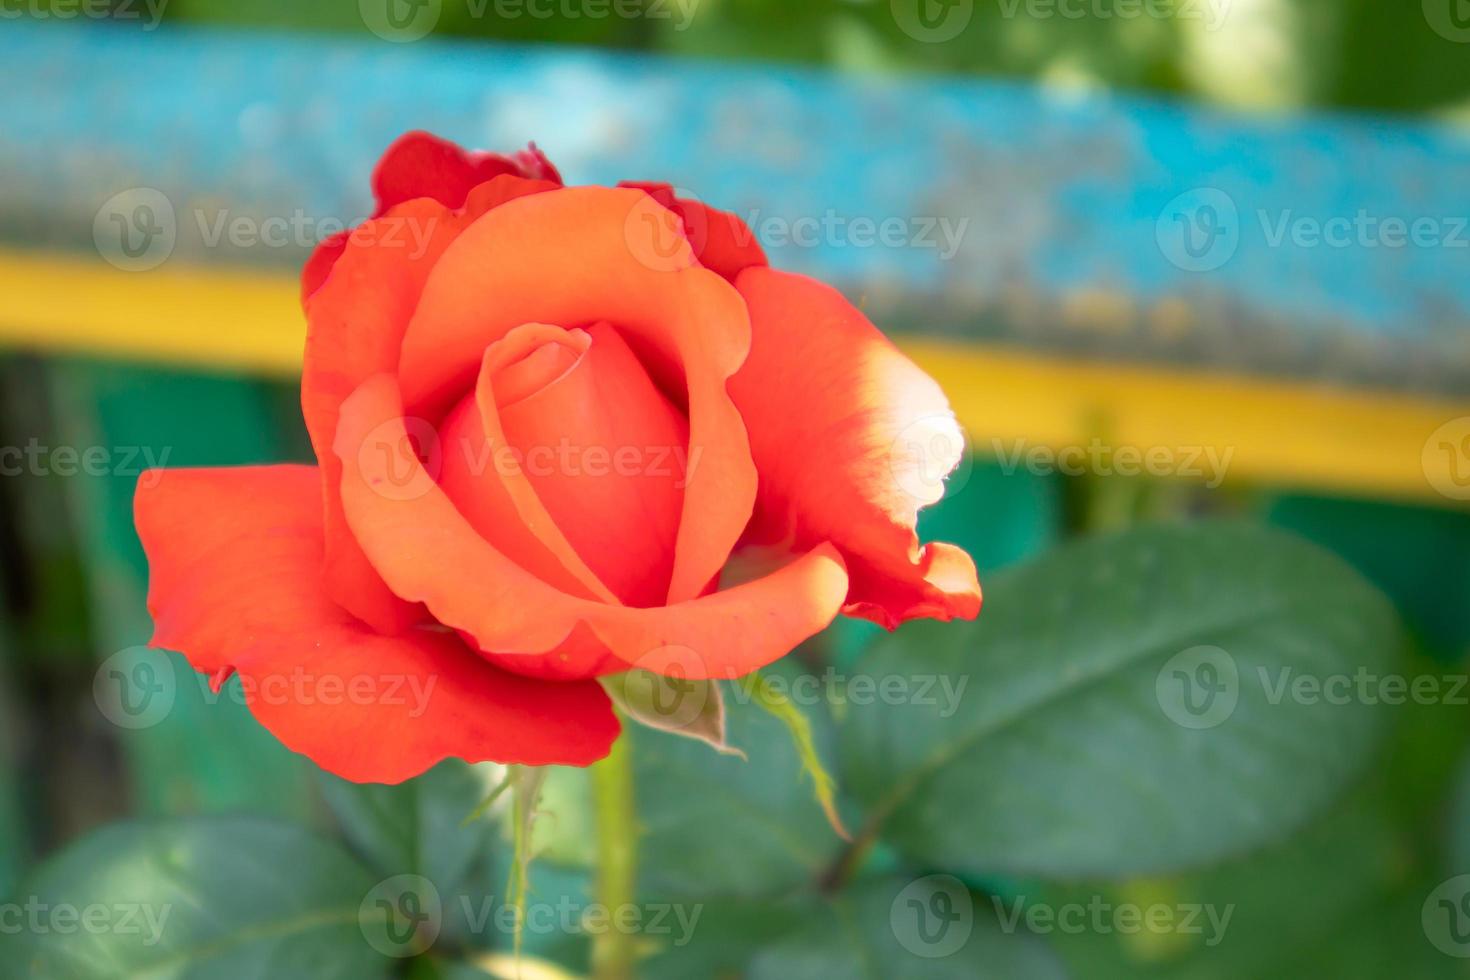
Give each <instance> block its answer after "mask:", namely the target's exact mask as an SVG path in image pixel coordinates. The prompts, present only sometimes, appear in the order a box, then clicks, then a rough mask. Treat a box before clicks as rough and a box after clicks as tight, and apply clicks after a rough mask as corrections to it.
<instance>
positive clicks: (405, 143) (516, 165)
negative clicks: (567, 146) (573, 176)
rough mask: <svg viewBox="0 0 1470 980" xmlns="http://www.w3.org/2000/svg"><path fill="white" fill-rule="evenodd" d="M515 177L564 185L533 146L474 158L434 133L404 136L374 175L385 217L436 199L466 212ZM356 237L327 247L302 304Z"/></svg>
mask: <svg viewBox="0 0 1470 980" xmlns="http://www.w3.org/2000/svg"><path fill="white" fill-rule="evenodd" d="M504 175H510V176H513V177H525V178H527V179H531V180H544V181H549V182H550V183H552V184H558V185H559V184H560V183H561V174H559V173H557V170H556V168H555V167H553V166H552V165H551V161H550V160H548V159H546V154H544V153H542V152H541V151H540V150H539V149H537V148H536V144H535V143H532V144H531V145H530V146H529V147H527V148H526V149H524V150H521V151H520V152H519V153H515V154H512V155H510V156H503V155H501V154H499V153H471V152H468V151H466V150H464V149H461V148H460V147H458V146H456V145H455V144H453V143H451V142H449V141H448V140H444V139H440V138H439V137H437V136H435V135H433V134H432V133H426V132H423V131H421V130H420V131H415V132H411V133H404V134H403V135H402V136H400V137H398V139H396V140H394V141H393V144H392V145H391V146H389V147H388V149H387V150H385V151H384V152H383V157H382V159H380V160H379V161H378V165H377V167H375V168H374V169H373V178H372V186H373V197H374V198H375V199H376V200H377V209H376V210H375V211H374V212H373V217H375V218H377V217H381V216H382V215H383V214H384V213H385V212H386V211H388V209H390V208H393V207H397V206H398V205H400V204H402V203H404V202H405V201H411V200H413V199H415V198H419V197H427V198H432V199H433V200H435V201H438V202H439V203H440V204H442V205H444V206H445V207H446V208H451V209H452V208H459V207H463V206H464V203H465V199H466V198H467V197H469V193H470V191H471V190H473V189H474V188H475V187H477V186H479V185H480V184H483V183H485V182H486V181H488V180H493V179H495V178H496V177H500V176H504ZM349 234H350V232H345V231H344V232H339V233H338V234H336V235H333V236H331V237H330V238H327V239H325V240H323V241H322V243H321V244H320V245H318V246H317V248H316V251H314V252H313V253H312V254H311V257H310V258H309V259H307V261H306V267H305V268H304V269H302V271H301V299H302V301H303V302H304V301H305V300H306V298H307V297H309V296H310V295H311V294H312V293H314V292H316V291H317V289H318V288H320V287H321V284H322V283H324V282H326V279H327V276H328V275H330V274H331V272H332V268H333V266H335V265H336V263H337V260H338V259H340V258H341V257H342V252H343V250H344V249H345V248H346V247H347V236H348V235H349Z"/></svg>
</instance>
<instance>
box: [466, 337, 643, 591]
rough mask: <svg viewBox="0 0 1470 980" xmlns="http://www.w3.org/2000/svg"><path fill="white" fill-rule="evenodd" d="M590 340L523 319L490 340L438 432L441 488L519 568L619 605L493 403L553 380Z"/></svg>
mask: <svg viewBox="0 0 1470 980" xmlns="http://www.w3.org/2000/svg"><path fill="white" fill-rule="evenodd" d="M590 344H591V338H590V337H589V336H588V335H587V334H586V333H585V332H583V331H581V330H575V331H566V330H563V329H561V328H560V327H553V326H547V325H545V324H526V325H524V326H521V327H518V328H516V329H515V330H513V331H511V332H510V333H509V334H507V335H506V337H505V338H504V339H502V340H500V341H498V342H496V343H494V344H491V345H490V347H489V348H488V349H487V350H486V351H485V358H484V364H483V369H482V372H481V379H480V383H479V385H478V391H477V392H476V393H472V394H470V395H467V396H465V397H464V398H463V399H461V401H460V402H459V404H458V405H456V406H455V407H454V408H453V409H452V410H451V411H450V412H449V414H448V415H447V416H446V417H445V420H444V425H443V426H442V428H441V430H440V440H441V450H442V451H441V454H440V456H441V459H442V463H441V467H440V471H439V485H440V486H441V487H443V488H444V492H445V494H447V495H448V497H449V499H450V500H452V501H454V505H455V507H456V508H457V509H458V510H459V512H460V513H461V514H462V515H464V518H465V520H467V521H469V523H470V525H471V526H472V527H474V529H475V530H476V531H478V532H479V534H480V536H481V537H483V538H484V539H485V540H486V541H488V542H489V543H490V544H492V545H494V546H495V547H496V548H497V549H499V550H500V551H501V552H502V553H503V554H505V555H506V556H507V557H509V558H511V559H512V560H514V561H515V562H516V563H517V564H519V565H520V566H521V567H522V568H524V569H526V570H527V571H528V572H531V573H532V574H534V575H536V576H537V577H538V578H540V579H541V580H542V581H544V582H546V583H547V584H549V585H552V586H555V587H556V588H558V589H560V590H561V591H563V592H565V593H567V594H568V595H574V596H578V597H580V598H586V599H600V600H602V601H604V602H610V603H613V604H617V603H618V601H619V600H618V598H617V597H616V596H615V595H613V593H612V592H611V591H609V589H608V588H607V586H606V585H604V584H603V583H602V581H601V579H599V578H598V577H597V574H596V573H595V572H593V571H592V570H591V569H590V568H589V567H588V566H587V563H586V562H585V561H583V560H582V558H581V556H580V555H579V554H578V553H577V550H576V548H575V547H573V546H572V544H571V543H570V542H569V541H568V540H567V538H566V536H565V535H564V534H562V532H561V529H560V528H559V527H558V526H557V523H556V521H555V520H554V519H553V518H552V517H551V515H550V514H549V513H547V510H546V508H545V506H544V505H543V504H542V502H541V500H540V498H539V496H538V495H537V493H536V489H535V487H534V486H532V484H531V483H530V481H529V480H528V479H527V478H526V475H525V472H524V470H523V467H522V466H521V465H520V461H519V459H518V458H517V456H516V454H515V451H514V450H512V449H511V448H510V447H509V446H508V444H507V442H506V439H505V436H504V433H503V431H502V429H501V426H500V416H499V413H498V410H497V407H496V403H497V401H501V402H504V403H505V404H511V403H513V401H515V400H519V399H522V398H525V397H527V396H528V395H530V394H533V393H534V392H535V391H537V390H538V389H539V388H541V387H544V386H545V385H548V384H554V383H555V382H556V381H557V380H558V379H559V378H560V377H562V376H563V375H564V374H565V373H566V372H567V371H569V370H570V369H571V368H572V367H573V366H575V364H576V363H577V361H578V360H579V359H580V358H581V357H582V355H583V354H584V352H585V351H586V349H587V347H588V345H590ZM482 399H483V401H484V405H485V407H484V408H482V405H481V400H482ZM487 409H488V410H487Z"/></svg>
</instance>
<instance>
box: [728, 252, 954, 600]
mask: <svg viewBox="0 0 1470 980" xmlns="http://www.w3.org/2000/svg"><path fill="white" fill-rule="evenodd" d="M736 287H737V288H738V289H739V290H740V293H741V295H742V296H744V297H745V301H746V303H747V304H748V306H749V309H750V317H751V324H752V332H753V339H752V345H751V352H750V357H749V359H748V360H747V361H746V363H745V366H744V367H743V368H742V369H741V371H740V373H739V374H737V375H736V376H735V379H734V380H733V381H732V382H731V384H730V392H731V394H732V395H733V396H734V398H735V401H736V404H738V405H739V406H740V411H741V414H742V415H743V416H744V418H745V423H746V427H747V428H748V430H749V432H750V443H751V452H752V454H753V455H754V457H755V460H756V468H757V470H758V471H759V473H760V498H759V502H758V504H757V514H756V518H755V520H754V521H753V523H752V527H751V529H750V532H749V533H748V535H747V540H749V541H751V542H752V543H754V544H758V545H768V544H774V543H783V544H786V545H788V546H792V547H795V548H797V549H804V548H807V547H810V546H811V544H812V543H814V542H818V541H830V542H832V543H833V544H835V545H836V546H837V547H838V548H839V549H840V550H841V552H842V555H843V557H844V559H846V561H847V567H848V574H849V575H850V576H851V585H852V591H851V593H850V595H849V597H848V600H849V601H848V605H847V607H846V608H845V609H844V610H843V611H844V612H847V613H849V614H851V615H858V616H862V617H864V618H867V619H871V620H873V621H874V622H877V623H880V624H882V625H884V626H886V627H888V628H890V629H891V628H893V627H894V626H897V625H898V624H899V623H902V622H904V621H906V620H909V619H915V618H919V617H926V618H933V619H941V620H949V619H953V618H960V619H973V618H974V617H975V616H976V615H978V614H979V612H980V585H979V582H978V581H977V579H976V575H975V565H974V562H972V561H971V560H970V558H969V556H968V555H966V554H965V553H964V552H963V551H961V550H960V549H958V548H955V547H953V546H951V545H932V544H931V545H927V546H923V547H921V546H920V544H919V540H918V536H917V534H916V533H915V526H916V524H917V521H918V513H919V509H920V508H921V507H924V506H926V505H928V504H931V503H933V502H935V501H936V500H938V499H939V497H940V496H942V495H943V476H944V475H945V474H947V473H948V472H950V470H952V469H953V468H954V466H955V465H956V464H957V463H958V462H959V461H960V458H961V454H962V452H963V436H962V433H961V431H960V428H959V424H958V423H957V422H956V421H955V418H954V413H953V412H951V411H950V407H949V402H948V400H947V399H946V398H945V397H944V392H943V391H941V390H940V388H939V386H938V385H937V384H936V383H935V382H934V380H933V379H932V378H930V377H929V376H928V375H926V374H925V373H924V372H923V371H921V370H920V369H919V368H918V367H917V366H916V365H915V364H914V363H913V362H912V361H910V360H909V359H908V358H907V357H905V356H904V355H903V354H902V353H901V352H900V351H899V350H898V348H897V347H895V346H894V345H893V344H892V343H891V342H890V341H889V340H888V339H887V338H886V337H884V336H883V334H882V333H880V332H879V331H878V329H877V328H876V327H874V326H873V324H872V323H870V322H869V321H868V320H867V318H866V317H864V316H863V315H862V314H861V313H859V312H858V311H857V310H856V309H855V308H854V307H853V306H852V305H851V304H849V303H848V302H847V300H845V299H844V298H843V297H842V295H841V294H840V293H838V292H837V291H836V290H834V289H832V288H830V287H828V286H825V285H823V284H821V283H819V282H816V281H814V280H812V279H808V278H806V277H805V276H797V275H792V274H790V273H784V272H777V271H775V270H772V269H765V268H752V269H747V270H745V271H744V272H742V273H741V274H740V275H739V277H738V278H737V279H736ZM772 392H780V393H781V394H780V397H772Z"/></svg>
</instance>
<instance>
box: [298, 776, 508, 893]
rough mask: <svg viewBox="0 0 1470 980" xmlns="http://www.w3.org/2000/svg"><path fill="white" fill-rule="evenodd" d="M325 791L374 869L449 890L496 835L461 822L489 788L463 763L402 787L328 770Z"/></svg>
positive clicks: (480, 826) (487, 825) (485, 823)
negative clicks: (348, 778)
mask: <svg viewBox="0 0 1470 980" xmlns="http://www.w3.org/2000/svg"><path fill="white" fill-rule="evenodd" d="M322 792H323V794H324V795H325V796H326V798H327V802H328V803H329V804H330V805H331V807H332V810H333V812H334V813H336V815H337V819H338V820H339V821H340V822H341V824H342V830H343V832H344V833H345V834H346V836H347V839H348V841H349V842H350V843H351V844H352V846H353V847H354V848H355V849H356V850H357V851H358V852H359V853H360V854H362V856H363V857H364V858H365V859H366V860H367V862H368V864H369V865H370V866H371V867H372V868H373V869H374V870H376V871H377V872H379V873H380V874H382V875H384V876H391V875H400V874H416V875H422V876H423V877H425V878H428V879H429V880H430V881H432V882H433V883H434V885H435V887H437V888H438V889H439V891H440V892H441V893H443V894H445V895H447V894H449V893H451V892H452V891H454V890H455V889H456V888H457V887H458V886H459V885H460V883H461V882H462V881H463V880H464V878H465V875H466V874H467V873H468V872H469V870H470V866H471V865H472V864H473V863H474V861H475V860H476V859H477V858H479V857H481V856H483V855H484V854H485V853H486V852H487V849H488V844H489V840H488V838H489V837H490V835H491V834H493V833H494V832H495V828H494V827H493V826H492V824H491V823H490V822H489V821H481V822H479V823H477V824H474V825H472V826H469V827H462V826H460V824H461V823H462V821H463V820H464V818H465V817H466V816H468V815H469V814H470V813H471V812H472V811H473V810H474V809H475V807H476V805H478V804H479V802H480V800H481V799H482V798H483V797H484V796H485V795H486V793H487V789H486V787H485V783H484V781H483V780H481V779H480V778H478V776H477V774H476V771H475V770H473V769H471V767H469V766H467V765H465V764H464V763H463V762H460V761H458V760H453V759H451V760H449V761H447V762H442V763H440V764H439V765H437V766H435V767H434V768H433V769H430V770H429V771H428V772H426V773H424V774H423V775H422V776H419V777H417V778H416V779H411V780H409V781H408V782H405V783H402V784H400V785H398V786H379V785H373V784H362V785H360V784H357V783H349V782H347V781H346V780H344V779H339V778H337V777H336V776H332V775H328V774H325V773H324V774H323V775H322Z"/></svg>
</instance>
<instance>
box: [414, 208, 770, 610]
mask: <svg viewBox="0 0 1470 980" xmlns="http://www.w3.org/2000/svg"><path fill="white" fill-rule="evenodd" d="M669 217H671V216H670V215H669V213H668V212H667V211H665V210H663V209H662V208H661V207H660V206H659V205H658V204H657V203H656V202H654V201H653V200H652V199H651V198H650V197H649V196H648V195H647V194H644V193H642V192H641V191H637V190H633V189H630V188H622V189H610V188H604V187H573V188H566V189H564V190H559V191H557V192H555V193H553V194H538V195H535V196H533V197H526V198H522V199H520V200H517V201H512V202H510V203H508V204H505V205H503V206H502V207H498V208H496V209H495V210H494V211H491V212H490V213H488V214H486V215H485V216H484V217H483V218H481V219H480V220H479V221H477V222H476V223H475V225H474V226H473V227H472V228H470V229H468V230H466V231H465V232H464V233H463V234H462V235H460V237H459V238H458V239H457V240H456V241H455V243H454V245H453V246H452V247H450V248H449V249H447V250H446V251H445V253H444V257H443V259H442V260H441V261H440V262H439V264H438V265H437V266H436V267H435V268H434V271H433V273H432V274H431V275H430V276H429V281H428V283H427V284H426V285H425V287H424V292H423V298H422V300H421V301H420V303H419V305H418V309H417V310H416V311H415V313H414V315H413V322H412V323H411V324H410V325H409V328H408V331H407V333H406V334H405V335H404V338H403V359H402V362H401V364H400V367H399V376H400V378H401V380H402V385H403V398H404V404H405V405H406V406H407V407H408V411H409V413H410V414H412V415H423V414H427V415H430V416H433V415H435V414H437V413H438V412H439V411H442V410H444V409H445V408H446V407H447V402H448V400H450V399H451V398H453V397H455V396H456V395H457V394H458V393H460V392H463V391H465V390H466V389H467V388H468V387H469V385H470V384H471V383H472V382H473V380H474V377H475V372H476V371H477V370H478V369H479V367H480V360H481V355H482V352H483V351H484V349H485V347H486V346H488V345H489V344H491V343H493V342H495V341H496V340H499V339H500V338H501V337H503V336H505V334H507V333H508V332H510V331H511V330H512V329H514V328H515V327H517V326H520V325H521V324H523V323H550V324H556V325H558V326H561V327H565V328H568V329H571V328H573V327H582V326H590V325H592V324H595V323H597V322H599V321H604V320H605V321H607V322H608V323H610V324H612V325H613V326H614V327H616V328H617V329H618V332H619V333H620V334H621V335H622V336H623V337H624V338H625V339H626V340H627V341H628V343H629V345H630V346H632V347H633V349H634V350H635V352H636V353H637V354H638V355H639V357H640V359H641V360H642V362H643V364H644V365H645V367H646V368H648V370H649V373H650V374H651V375H652V376H653V377H654V380H655V381H656V382H657V383H658V384H659V386H660V388H661V389H662V390H663V391H664V393H665V394H666V395H668V396H669V397H670V398H671V399H672V400H674V401H675V402H676V403H678V402H683V401H685V400H686V399H687V404H688V416H689V457H688V458H689V460H690V462H691V465H690V468H689V479H688V485H687V486H686V488H685V496H684V510H683V517H682V521H681V523H680V526H679V536H678V544H677V547H676V554H675V560H674V570H673V576H672V581H671V583H670V586H669V601H670V602H671V603H676V602H681V601H683V600H685V599H689V598H692V597H694V596H697V595H700V594H702V593H704V592H705V591H707V590H708V589H709V587H710V585H711V584H712V583H713V582H714V580H715V578H716V576H717V575H718V574H719V571H720V569H721V568H722V567H723V566H724V564H725V561H726V559H727V558H728V557H729V555H730V550H731V548H732V547H733V546H734V545H735V542H736V541H737V540H738V539H739V537H740V533H741V531H742V530H743V529H744V527H745V525H746V523H747V522H748V521H749V518H750V508H751V507H752V505H753V502H754V500H755V488H756V473H755V466H754V464H753V463H752V461H751V458H750V453H749V451H748V448H747V443H746V439H745V426H744V423H743V422H742V421H741V419H740V414H739V412H738V411H736V408H735V405H734V403H733V402H732V401H731V400H730V395H729V392H728V391H726V383H727V382H728V380H729V378H730V376H731V375H733V374H734V373H735V371H736V370H738V369H739V367H740V364H741V363H742V362H743V361H744V360H745V355H746V352H747V350H748V345H749V322H748V318H747V314H746V311H745V304H744V303H742V302H741V301H740V296H739V294H738V293H736V292H735V290H734V289H733V288H732V287H731V286H730V284H729V283H727V282H725V281H724V280H723V279H721V278H720V277H719V276H717V275H715V274H714V273H712V272H710V271H709V270H707V269H703V268H701V267H700V266H699V265H698V264H697V263H696V262H695V259H694V256H693V253H692V252H691V251H690V249H689V245H688V243H687V241H685V240H684V238H683V236H682V235H677V234H676V235H674V236H672V237H670V236H668V235H667V227H666V225H665V223H664V219H665V218H669Z"/></svg>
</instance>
